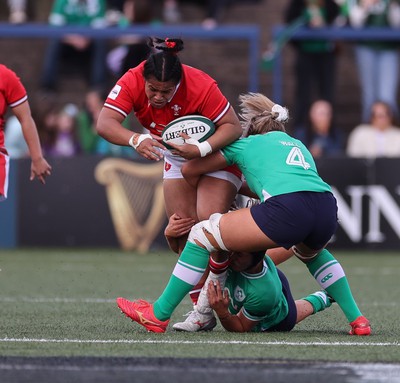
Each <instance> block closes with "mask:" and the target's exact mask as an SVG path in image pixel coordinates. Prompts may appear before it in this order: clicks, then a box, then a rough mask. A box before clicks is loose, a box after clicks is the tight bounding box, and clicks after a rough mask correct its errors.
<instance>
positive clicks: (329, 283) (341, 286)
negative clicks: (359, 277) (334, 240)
mask: <svg viewBox="0 0 400 383" xmlns="http://www.w3.org/2000/svg"><path fill="white" fill-rule="evenodd" d="M306 266H307V268H308V270H309V271H310V273H311V274H312V275H313V277H314V278H315V280H316V281H317V282H318V283H319V285H320V286H321V287H322V288H323V289H324V290H325V291H326V292H327V293H328V294H329V295H330V296H331V297H332V298H333V299H334V300H335V301H336V303H337V304H338V305H339V306H340V308H341V309H342V311H343V313H344V315H345V316H346V318H347V320H348V321H349V322H352V321H354V320H355V319H356V318H357V317H359V316H360V315H362V314H361V311H360V310H359V308H358V306H357V303H356V301H355V300H354V298H353V294H352V293H351V289H350V286H349V283H348V281H347V278H346V275H345V273H344V270H343V268H342V266H341V265H340V263H339V262H338V261H337V260H336V259H335V257H334V256H333V255H332V254H331V253H330V252H329V251H328V250H326V249H324V250H322V251H321V252H320V253H319V254H318V255H317V256H316V257H315V258H314V259H313V260H312V261H311V262H309V263H307V264H306Z"/></svg>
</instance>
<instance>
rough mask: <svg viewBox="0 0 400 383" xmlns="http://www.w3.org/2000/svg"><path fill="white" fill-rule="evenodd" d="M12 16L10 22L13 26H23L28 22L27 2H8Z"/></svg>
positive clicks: (23, 0)
mask: <svg viewBox="0 0 400 383" xmlns="http://www.w3.org/2000/svg"><path fill="white" fill-rule="evenodd" d="M7 3H8V8H9V10H10V14H9V17H8V21H9V22H10V23H11V24H23V23H25V22H26V20H27V18H28V17H27V5H28V4H27V0H8V1H7Z"/></svg>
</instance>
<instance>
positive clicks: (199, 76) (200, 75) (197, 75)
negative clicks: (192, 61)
mask: <svg viewBox="0 0 400 383" xmlns="http://www.w3.org/2000/svg"><path fill="white" fill-rule="evenodd" d="M182 68H183V73H184V75H185V79H186V81H188V82H201V83H202V84H203V85H207V84H215V83H216V81H215V79H213V78H212V77H211V76H210V75H209V74H207V73H206V72H204V71H202V70H201V69H198V68H195V67H192V66H190V65H186V64H182Z"/></svg>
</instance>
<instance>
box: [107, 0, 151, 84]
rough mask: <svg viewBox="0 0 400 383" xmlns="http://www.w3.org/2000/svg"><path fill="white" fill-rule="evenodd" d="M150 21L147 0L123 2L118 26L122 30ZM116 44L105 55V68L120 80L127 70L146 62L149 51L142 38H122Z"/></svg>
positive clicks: (126, 0) (130, 36)
mask: <svg viewBox="0 0 400 383" xmlns="http://www.w3.org/2000/svg"><path fill="white" fill-rule="evenodd" d="M152 20H153V11H152V8H151V4H149V1H148V0H125V2H124V5H123V17H122V18H121V19H120V22H119V24H118V26H119V27H121V28H124V27H128V26H129V25H134V24H135V23H139V24H148V23H151V22H152ZM118 43H119V45H118V46H117V47H115V48H114V49H112V50H111V51H110V52H109V53H108V55H107V66H108V69H110V71H111V72H112V74H113V75H114V76H116V77H117V78H120V77H121V76H122V75H123V74H124V73H125V72H127V71H128V70H129V69H131V68H134V67H135V66H138V65H139V64H140V63H141V62H142V61H144V60H146V59H147V57H148V56H149V54H150V52H151V49H150V47H149V46H148V44H147V39H146V38H144V37H143V36H135V35H132V34H130V35H128V36H122V37H121V38H120V39H118Z"/></svg>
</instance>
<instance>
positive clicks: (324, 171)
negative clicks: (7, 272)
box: [0, 156, 400, 250]
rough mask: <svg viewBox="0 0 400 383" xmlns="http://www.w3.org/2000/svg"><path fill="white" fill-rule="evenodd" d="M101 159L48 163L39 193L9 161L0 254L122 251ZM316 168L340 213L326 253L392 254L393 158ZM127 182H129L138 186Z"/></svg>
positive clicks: (398, 192) (398, 210)
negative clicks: (18, 249) (55, 249)
mask: <svg viewBox="0 0 400 383" xmlns="http://www.w3.org/2000/svg"><path fill="white" fill-rule="evenodd" d="M103 160H104V158H103V157H93V156H84V157H75V158H66V159H54V160H52V161H51V163H52V166H53V169H54V170H53V175H52V176H51V177H49V178H48V180H47V181H46V185H45V186H43V185H41V184H39V183H37V182H30V181H29V179H28V178H29V177H28V176H27V175H28V174H29V166H30V163H29V161H27V160H14V161H12V164H11V166H12V167H14V169H15V170H16V171H14V172H13V174H14V177H16V179H14V180H13V183H15V185H14V186H13V190H14V193H16V196H14V197H13V198H10V200H9V201H6V202H2V203H1V204H0V228H2V227H3V228H4V227H7V230H1V233H0V247H12V246H44V247H46V246H50V247H51V246H83V247H105V246H106V247H118V246H121V247H122V243H121V241H120V238H119V236H118V230H119V229H120V228H118V227H117V226H118V225H120V224H119V223H118V222H117V221H116V220H115V219H113V214H112V213H111V210H112V209H114V208H113V207H112V206H111V205H110V201H109V200H108V198H107V192H106V187H105V185H103V184H100V183H99V182H98V181H97V180H96V178H95V169H96V167H97V165H98V164H99V163H100V162H101V161H103ZM126 161H131V160H126ZM135 163H136V162H135ZM138 163H139V162H138ZM317 166H318V169H319V171H320V173H321V175H322V177H324V179H325V180H326V181H327V182H328V183H329V184H331V185H332V188H333V191H334V194H335V196H336V199H337V201H338V206H339V227H338V230H337V233H336V236H335V237H334V238H333V239H332V242H331V247H332V248H338V249H339V248H340V249H373V248H377V249H388V250H397V249H398V248H399V246H400V174H399V172H398V171H396V169H398V168H400V159H378V160H376V161H371V160H363V159H349V158H330V159H324V160H319V161H318V162H317ZM17 170H18V171H17ZM130 177H131V178H130V181H129V182H131V183H132V182H133V184H136V183H138V182H139V180H137V182H136V179H135V176H130ZM114 198H124V197H122V196H121V197H114ZM130 198H132V196H131V197H130ZM133 198H135V196H133ZM157 198H162V197H160V196H159V195H158V197H157ZM125 202H126V201H125ZM151 204H154V201H153V202H151ZM10 205H12V206H10ZM141 206H143V203H141ZM110 209H111V210H110ZM134 210H135V209H133V211H134ZM117 214H118V213H117ZM121 214H122V213H121ZM114 215H115V211H114ZM139 223H140V222H139ZM165 224H166V221H165V222H161V225H160V229H158V230H159V232H158V234H157V235H153V236H152V238H153V237H154V239H152V243H151V245H150V249H154V248H165V249H167V244H166V241H165V240H164V237H163V228H164V226H165ZM152 226H153V228H154V225H152ZM10 239H11V240H10Z"/></svg>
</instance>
